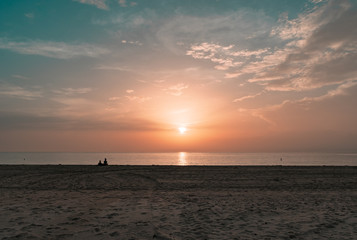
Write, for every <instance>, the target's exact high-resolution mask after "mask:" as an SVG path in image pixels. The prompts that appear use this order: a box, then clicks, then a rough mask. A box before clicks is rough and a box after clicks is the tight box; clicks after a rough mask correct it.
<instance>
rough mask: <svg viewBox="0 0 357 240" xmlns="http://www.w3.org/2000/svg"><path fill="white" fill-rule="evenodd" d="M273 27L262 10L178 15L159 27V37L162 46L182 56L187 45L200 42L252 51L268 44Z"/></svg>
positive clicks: (157, 36)
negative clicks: (236, 46)
mask: <svg viewBox="0 0 357 240" xmlns="http://www.w3.org/2000/svg"><path fill="white" fill-rule="evenodd" d="M271 27H272V19H271V18H270V17H268V16H267V15H265V14H264V12H262V11H253V10H238V11H232V12H229V13H228V14H225V15H210V16H202V17H198V16H187V15H177V16H175V17H173V18H171V19H170V20H168V21H166V22H165V23H164V24H163V25H162V26H160V28H159V30H158V31H157V33H156V38H157V39H158V41H159V42H160V43H161V45H162V46H163V47H165V48H166V49H168V50H170V51H172V52H173V53H176V54H180V55H181V54H182V51H183V49H184V48H187V46H191V45H192V44H194V45H200V43H207V44H214V43H216V44H220V45H226V46H227V45H228V46H229V45H231V44H236V43H239V48H240V49H251V48H253V47H254V46H255V45H256V44H259V43H260V42H266V38H265V36H267V35H269V33H270V29H271ZM236 45H238V44H236ZM197 47H198V46H197ZM210 47H214V46H213V45H212V46H210ZM191 50H192V49H191ZM196 50H198V49H196Z"/></svg>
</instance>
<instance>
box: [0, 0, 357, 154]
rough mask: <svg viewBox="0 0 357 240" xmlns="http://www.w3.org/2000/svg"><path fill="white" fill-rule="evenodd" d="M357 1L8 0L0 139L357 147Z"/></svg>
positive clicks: (34, 146) (119, 146)
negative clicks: (182, 129) (182, 131)
mask: <svg viewBox="0 0 357 240" xmlns="http://www.w3.org/2000/svg"><path fill="white" fill-rule="evenodd" d="M356 7H357V3H356V1H348V0H341V1H327V0H305V1H303V0H301V1H291V0H270V1H263V0H260V1H258V0H252V1H245V0H181V1H177V0H150V1H149V0H73V1H72V0H57V1H55V0H33V1H21V0H2V1H1V2H0V132H1V135H0V151H86V152H95V151H104V152H105V151H113V152H157V151H208V152H212V151H213V152H220V151H225V152H227V151H228V152H261V151H269V152H271V151H316V152H357V124H356V123H357V27H356V23H357V9H356ZM178 128H186V129H187V131H186V132H185V133H183V134H182V133H180V131H178Z"/></svg>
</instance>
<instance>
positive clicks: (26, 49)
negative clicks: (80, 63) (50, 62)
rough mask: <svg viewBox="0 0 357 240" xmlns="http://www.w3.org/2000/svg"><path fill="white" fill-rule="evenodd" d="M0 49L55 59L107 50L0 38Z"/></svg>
mask: <svg viewBox="0 0 357 240" xmlns="http://www.w3.org/2000/svg"><path fill="white" fill-rule="evenodd" d="M0 49H7V50H10V51H14V52H17V53H20V54H27V55H39V56H44V57H50V58H57V59H70V58H76V57H97V56H99V55H103V54H106V53H108V52H109V51H108V50H107V49H105V48H102V47H97V46H94V45H90V44H86V43H84V44H67V43H64V42H45V41H39V40H38V41H26V42H15V41H10V40H8V39H6V38H0Z"/></svg>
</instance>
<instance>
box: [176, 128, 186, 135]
mask: <svg viewBox="0 0 357 240" xmlns="http://www.w3.org/2000/svg"><path fill="white" fill-rule="evenodd" d="M178 130H179V132H180V133H181V134H184V133H185V132H186V131H187V129H186V128H185V127H179V128H178Z"/></svg>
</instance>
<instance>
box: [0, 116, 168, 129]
mask: <svg viewBox="0 0 357 240" xmlns="http://www.w3.org/2000/svg"><path fill="white" fill-rule="evenodd" d="M0 129H1V130H12V129H14V130H19V129H21V130H34V129H35V130H51V131H58V130H61V131H63V130H71V131H83V130H86V131H88V130H89V131H103V130H105V131H155V130H156V131H157V130H165V129H163V127H162V124H159V123H156V122H153V121H150V120H147V119H142V118H135V117H127V118H119V119H118V118H116V119H115V120H113V118H111V119H100V118H96V117H95V116H91V117H90V118H89V117H76V116H50V115H47V116H46V115H45V116H40V115H36V114H34V113H18V112H4V111H0Z"/></svg>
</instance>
